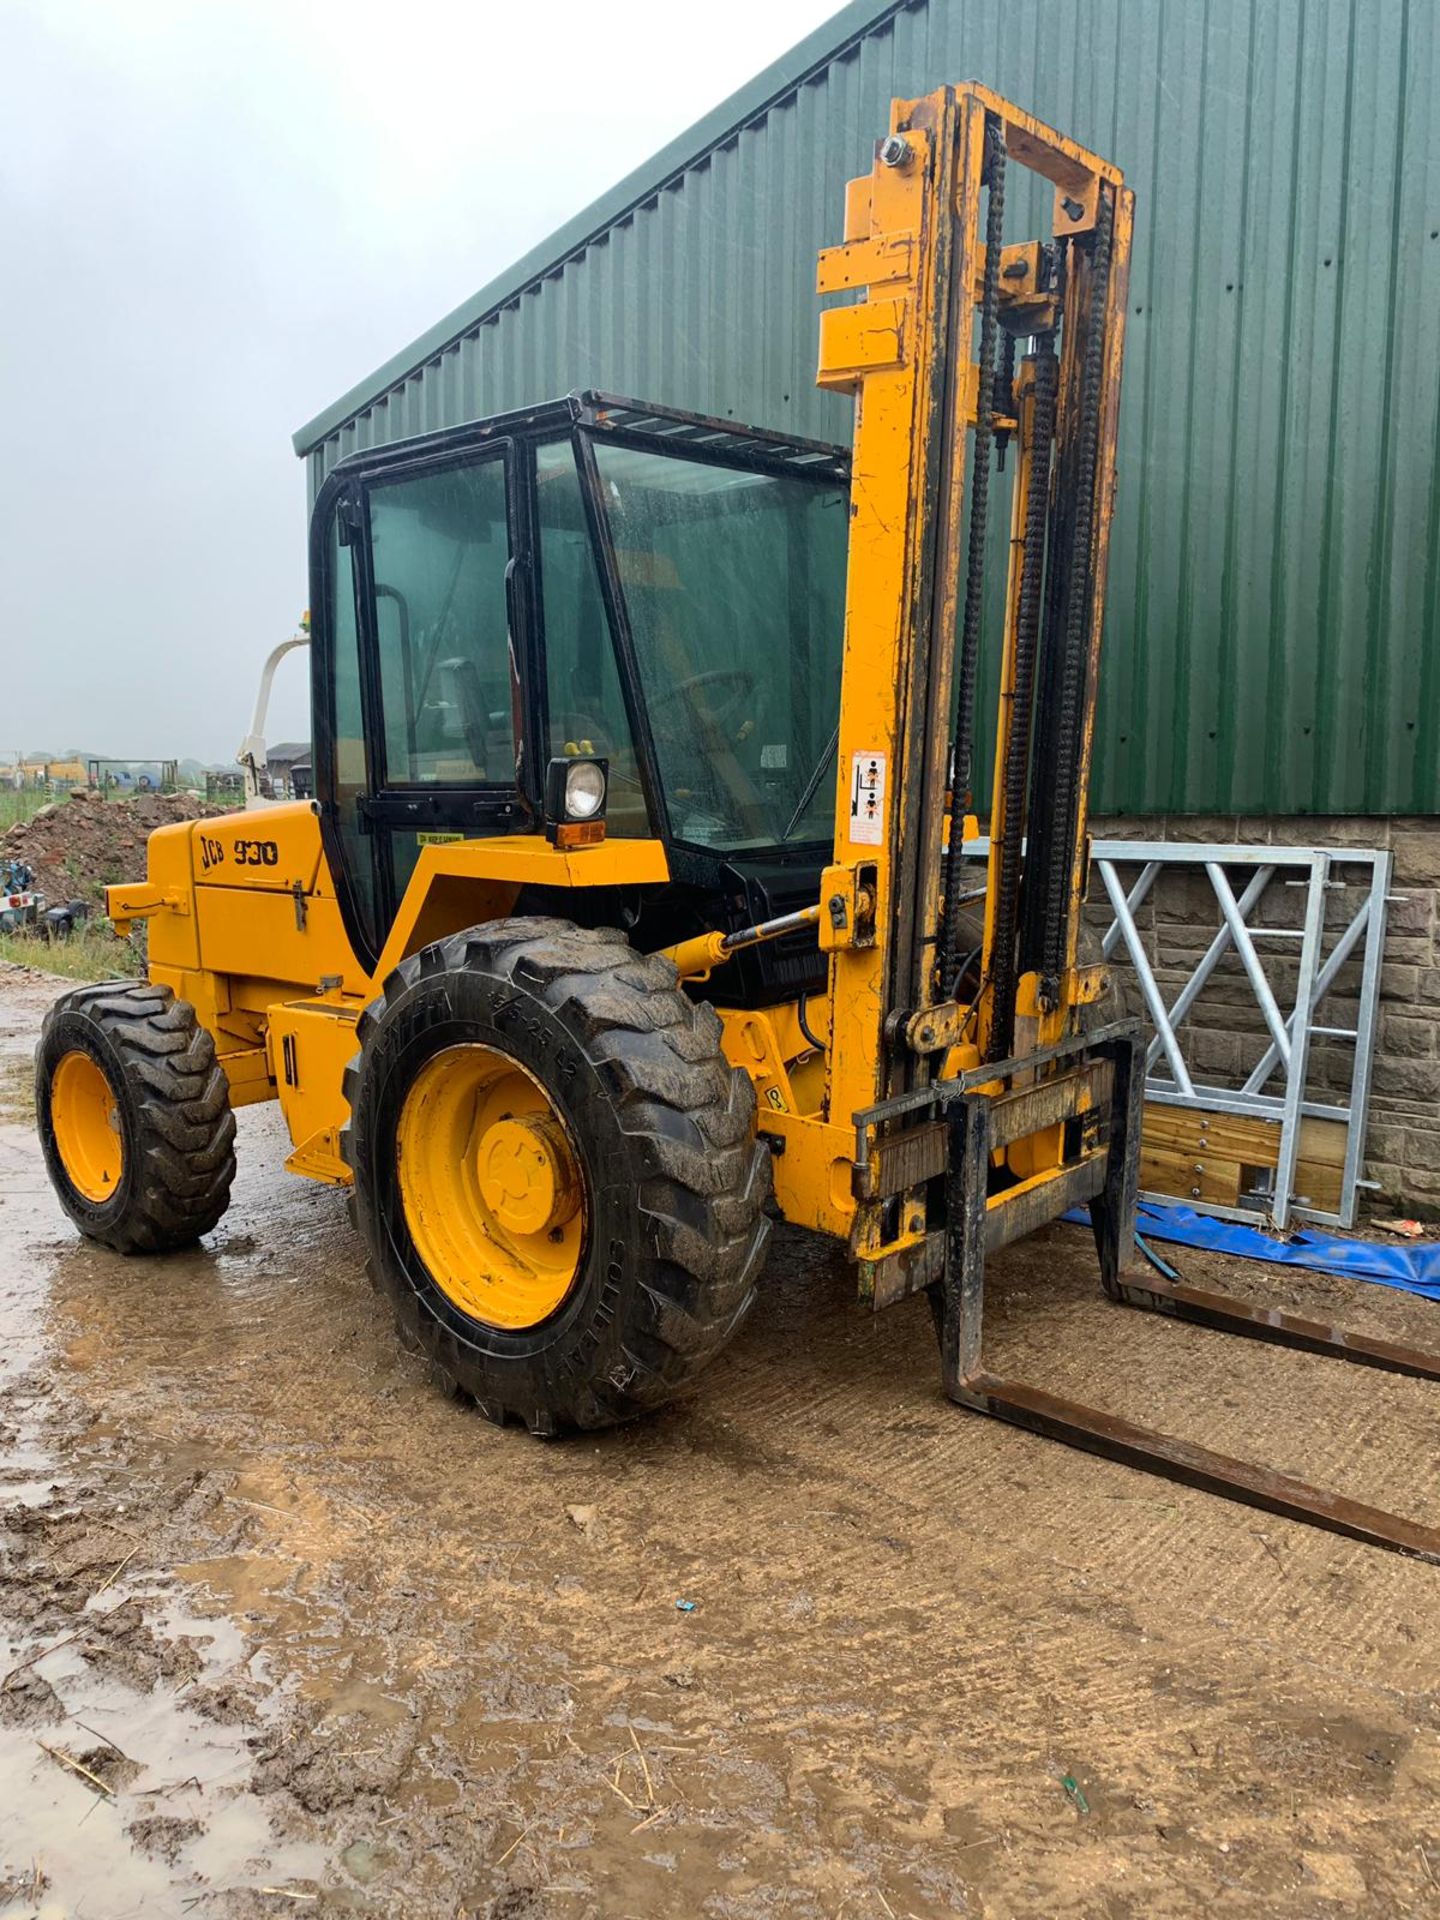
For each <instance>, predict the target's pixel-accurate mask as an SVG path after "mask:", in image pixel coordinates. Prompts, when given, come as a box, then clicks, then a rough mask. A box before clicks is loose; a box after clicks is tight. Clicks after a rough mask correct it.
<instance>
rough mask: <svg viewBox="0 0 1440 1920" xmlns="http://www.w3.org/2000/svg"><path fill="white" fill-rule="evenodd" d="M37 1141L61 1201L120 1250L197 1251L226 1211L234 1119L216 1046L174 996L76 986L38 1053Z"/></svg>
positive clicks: (146, 989) (130, 985) (48, 1019)
mask: <svg viewBox="0 0 1440 1920" xmlns="http://www.w3.org/2000/svg"><path fill="white" fill-rule="evenodd" d="M35 1106H36V1114H37V1118H38V1123H39V1129H40V1144H41V1147H42V1148H43V1150H44V1154H45V1164H46V1167H47V1169H48V1171H49V1174H50V1179H51V1182H52V1184H53V1185H54V1188H55V1191H56V1193H57V1194H58V1195H59V1197H60V1204H61V1206H62V1207H64V1209H65V1211H66V1213H68V1214H69V1216H70V1218H71V1219H72V1220H73V1221H74V1222H75V1225H76V1226H77V1227H78V1228H79V1229H80V1231H81V1233H83V1234H84V1235H85V1236H86V1238H87V1239H90V1240H98V1241H99V1242H100V1243H101V1244H102V1245H103V1246H107V1247H113V1248H114V1250H115V1251H116V1252H117V1253H167V1252H170V1251H171V1250H173V1249H174V1248H177V1247H188V1246H193V1245H194V1243H195V1242H196V1241H197V1240H198V1239H199V1238H200V1236H201V1234H203V1233H208V1232H209V1231H210V1229H211V1228H212V1227H213V1226H214V1225H215V1223H216V1222H217V1221H218V1220H219V1218H220V1216H221V1215H222V1214H223V1213H224V1211H225V1209H226V1207H227V1206H229V1204H230V1184H231V1182H232V1181H233V1180H234V1178H235V1116H234V1114H233V1113H232V1112H231V1110H230V1088H229V1083H228V1082H227V1080H226V1078H225V1073H224V1069H223V1068H222V1067H221V1066H220V1065H219V1063H218V1061H217V1060H216V1058H215V1043H214V1041H213V1040H212V1039H211V1037H210V1035H209V1034H208V1033H207V1032H206V1030H205V1029H204V1027H202V1026H201V1025H200V1022H199V1020H198V1019H197V1018H196V1015H195V1009H194V1008H193V1007H192V1006H191V1005H190V1003H189V1002H188V1001H187V1000H177V999H176V997H175V995H174V994H173V993H172V992H171V991H170V989H169V987H161V986H152V985H150V984H149V983H147V982H143V981H133V982H132V981H124V980H107V981H102V982H101V983H100V984H99V985H98V986H90V987H77V988H76V989H75V990H74V991H73V992H72V993H67V994H65V995H64V997H63V998H62V999H59V1000H57V1001H56V1002H55V1004H54V1006H53V1007H51V1009H50V1011H49V1012H48V1013H47V1014H46V1016H45V1024H44V1026H43V1027H42V1029H41V1033H40V1045H39V1047H38V1048H37V1050H36V1054H35Z"/></svg>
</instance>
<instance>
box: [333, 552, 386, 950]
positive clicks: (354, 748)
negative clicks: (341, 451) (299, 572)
mask: <svg viewBox="0 0 1440 1920" xmlns="http://www.w3.org/2000/svg"><path fill="white" fill-rule="evenodd" d="M356 551H357V549H356V548H354V547H344V546H341V544H340V523H339V520H338V518H336V519H332V521H331V523H330V593H331V605H330V632H331V635H332V637H333V646H334V656H335V657H334V674H333V682H332V684H333V686H334V700H335V813H336V818H337V820H338V823H339V828H340V844H341V849H342V857H343V858H344V861H345V867H346V871H347V872H348V874H349V877H350V884H351V888H352V891H353V897H354V899H355V902H356V905H357V908H358V910H359V912H360V915H361V917H362V919H363V920H364V923H365V928H366V932H367V934H369V936H370V937H371V939H372V940H373V938H374V930H375V869H374V863H373V861H372V860H371V857H370V854H371V845H370V839H369V836H368V835H366V834H363V833H362V832H361V830H360V800H361V797H362V796H363V795H364V794H365V793H367V792H368V791H369V787H370V781H369V776H368V771H367V767H366V760H365V726H364V720H363V717H362V713H361V707H360V636H359V630H358V627H357V625H356V620H355V582H354V567H353V564H352V561H351V555H352V554H353V553H355V552H356Z"/></svg>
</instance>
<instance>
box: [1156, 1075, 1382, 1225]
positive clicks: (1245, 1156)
mask: <svg viewBox="0 0 1440 1920" xmlns="http://www.w3.org/2000/svg"><path fill="white" fill-rule="evenodd" d="M1346 1135H1347V1129H1346V1127H1345V1125H1344V1123H1343V1122H1342V1121H1339V1120H1302V1121H1301V1123H1300V1156H1299V1159H1298V1160H1297V1162H1296V1166H1295V1202H1296V1204H1297V1205H1300V1206H1308V1207H1316V1208H1319V1209H1321V1210H1322V1211H1324V1212H1326V1213H1338V1212H1339V1210H1340V1189H1341V1182H1342V1179H1343V1175H1344V1168H1345V1145H1346ZM1279 1160H1280V1122H1279V1121H1278V1120H1261V1119H1258V1118H1254V1117H1252V1116H1250V1115H1248V1114H1235V1113H1210V1112H1207V1111H1206V1110H1205V1109H1204V1108H1202V1107H1171V1106H1160V1105H1158V1104H1156V1103H1155V1102H1153V1101H1147V1102H1146V1103H1145V1121H1144V1126H1143V1129H1142V1132H1141V1137H1140V1185H1141V1187H1142V1188H1144V1189H1146V1190H1147V1191H1148V1192H1150V1193H1168V1194H1173V1195H1174V1197H1175V1198H1176V1199H1177V1200H1188V1201H1191V1202H1192V1203H1198V1204H1201V1205H1206V1204H1208V1205H1211V1206H1225V1207H1234V1206H1238V1205H1239V1204H1240V1202H1241V1199H1242V1197H1243V1196H1244V1195H1245V1194H1246V1193H1248V1192H1249V1191H1250V1190H1251V1189H1252V1188H1253V1186H1254V1184H1255V1178H1254V1170H1255V1169H1256V1168H1260V1167H1270V1168H1272V1169H1273V1168H1275V1167H1276V1166H1278V1164H1279Z"/></svg>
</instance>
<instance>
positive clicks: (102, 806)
mask: <svg viewBox="0 0 1440 1920" xmlns="http://www.w3.org/2000/svg"><path fill="white" fill-rule="evenodd" d="M224 811H225V809H224V808H223V807H217V806H212V805H210V804H209V803H208V802H207V801H204V800H201V799H200V798H199V797H198V796H197V795H195V794H190V793H142V794H137V795H136V796H135V798H134V799H131V800H103V799H101V798H100V796H99V795H98V794H93V793H89V792H86V791H85V790H84V789H83V788H82V789H77V790H76V792H75V793H74V794H72V795H71V796H70V798H69V799H67V800H57V801H56V802H55V803H54V804H53V805H52V806H48V807H42V808H41V809H40V811H39V813H37V814H36V815H35V816H34V818H33V819H30V820H22V821H20V822H19V823H18V824H17V825H15V826H13V827H11V828H10V830H9V832H8V833H6V834H5V835H4V837H3V838H0V860H13V859H21V860H27V861H28V862H29V863H30V865H31V867H33V868H34V870H35V884H36V886H38V887H39V889H40V891H41V892H42V893H43V894H44V895H45V896H46V898H47V899H48V900H49V901H50V903H51V904H52V905H58V904H59V903H61V902H63V901H66V900H88V901H90V902H91V903H92V904H94V905H99V904H100V903H101V901H102V900H103V897H104V891H105V888H106V887H108V886H113V885H114V884H115V883H116V882H117V881H120V880H143V879H144V878H145V841H146V837H147V836H148V835H149V834H150V833H152V832H153V831H154V829H155V828H156V827H164V826H169V825H170V823H171V822H172V821H175V820H201V819H204V818H205V817H206V816H207V815H208V814H213V813H223V812H224Z"/></svg>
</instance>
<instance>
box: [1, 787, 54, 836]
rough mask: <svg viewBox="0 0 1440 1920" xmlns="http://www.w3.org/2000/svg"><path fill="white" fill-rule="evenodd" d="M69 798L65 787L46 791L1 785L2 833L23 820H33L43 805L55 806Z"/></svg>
mask: <svg viewBox="0 0 1440 1920" xmlns="http://www.w3.org/2000/svg"><path fill="white" fill-rule="evenodd" d="M69 798H70V795H69V791H68V789H64V788H62V790H61V791H60V792H59V793H45V792H42V791H40V790H38V789H36V788H35V787H4V786H0V833H4V832H5V831H6V830H7V829H8V828H10V827H14V826H18V825H19V823H20V822H21V821H22V820H33V819H34V818H35V815H36V814H37V813H39V811H40V809H41V808H42V807H50V806H54V805H55V804H56V803H57V802H59V801H61V800H68V799H69Z"/></svg>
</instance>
